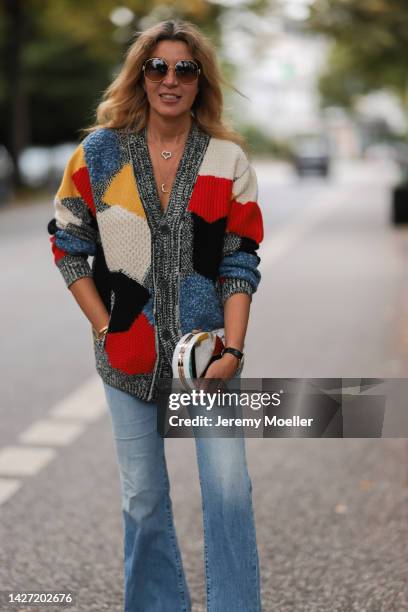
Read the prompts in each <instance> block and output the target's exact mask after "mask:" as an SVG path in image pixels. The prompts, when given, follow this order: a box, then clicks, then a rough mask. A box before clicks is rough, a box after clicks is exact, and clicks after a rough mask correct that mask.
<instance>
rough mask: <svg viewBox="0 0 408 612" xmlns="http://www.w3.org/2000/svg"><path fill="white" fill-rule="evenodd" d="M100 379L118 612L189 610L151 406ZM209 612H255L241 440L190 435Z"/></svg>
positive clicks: (255, 566)
mask: <svg viewBox="0 0 408 612" xmlns="http://www.w3.org/2000/svg"><path fill="white" fill-rule="evenodd" d="M103 384H104V389H105V395H106V399H107V404H108V410H109V414H110V416H111V421H112V430H113V435H114V440H115V448H116V454H117V460H118V467H119V474H120V482H121V491H122V515H123V526H124V601H125V603H124V612H191V597H190V593H189V588H188V585H187V581H186V577H185V574H184V569H183V564H182V558H181V553H180V548H179V544H178V541H177V536H176V531H175V526H174V523H173V511H172V502H171V498H170V484H169V478H168V472H167V466H166V458H165V452H164V438H163V437H162V436H161V435H160V433H159V432H158V429H157V405H156V404H154V403H152V402H144V401H142V400H139V399H138V398H136V397H134V396H132V395H130V394H128V393H126V392H124V391H121V390H119V389H116V388H114V387H112V386H110V385H108V384H107V383H103ZM195 446H196V454H197V462H198V470H199V477H200V487H201V500H202V510H203V525H204V560H205V577H206V593H207V610H208V612H261V600H260V574H259V559H258V550H257V543H256V533H255V523H254V515H253V507H252V483H251V479H250V476H249V474H248V469H247V463H246V452H245V438H244V437H234V438H232V437H231V438H216V437H210V436H208V437H195Z"/></svg>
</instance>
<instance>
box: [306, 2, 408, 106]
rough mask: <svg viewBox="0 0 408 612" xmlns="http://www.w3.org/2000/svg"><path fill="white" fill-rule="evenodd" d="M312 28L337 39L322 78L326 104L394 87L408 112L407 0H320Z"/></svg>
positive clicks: (314, 8) (314, 7) (313, 8)
mask: <svg viewBox="0 0 408 612" xmlns="http://www.w3.org/2000/svg"><path fill="white" fill-rule="evenodd" d="M307 27H308V29H309V30H311V31H314V32H319V33H322V34H325V35H327V36H329V37H330V38H332V39H333V41H334V46H333V48H332V51H331V54H330V57H329V63H328V66H327V69H326V71H325V72H324V74H323V75H322V78H321V81H320V87H321V92H322V95H323V99H324V101H325V102H326V103H338V104H343V105H346V106H347V105H352V103H353V100H354V98H355V96H356V95H359V94H362V93H367V92H369V91H373V90H378V89H381V88H388V89H390V90H392V91H393V92H394V93H396V94H397V95H398V97H399V98H400V100H401V102H402V104H403V106H404V108H405V109H406V111H407V112H408V71H407V65H406V58H407V55H408V3H407V2H406V0H315V2H314V4H313V5H312V6H311V14H310V18H309V20H308V24H307Z"/></svg>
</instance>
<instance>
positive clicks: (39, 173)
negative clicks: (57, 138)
mask: <svg viewBox="0 0 408 612" xmlns="http://www.w3.org/2000/svg"><path fill="white" fill-rule="evenodd" d="M76 146H77V145H76V144H75V143H63V144H59V145H55V146H52V147H43V146H42V147H40V146H30V147H27V148H26V149H24V150H23V151H22V152H21V154H20V157H19V160H18V163H19V168H20V173H21V179H22V181H23V183H24V184H25V185H27V186H28V187H33V188H38V187H49V188H50V189H54V188H55V187H56V186H57V185H58V184H59V182H60V181H61V179H62V175H63V172H64V168H65V165H66V164H67V162H68V160H69V158H70V156H71V154H72V153H73V152H74V150H75V147H76Z"/></svg>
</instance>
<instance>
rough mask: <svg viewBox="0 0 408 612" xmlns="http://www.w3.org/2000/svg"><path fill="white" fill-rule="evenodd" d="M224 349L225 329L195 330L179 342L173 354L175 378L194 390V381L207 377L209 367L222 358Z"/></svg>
mask: <svg viewBox="0 0 408 612" xmlns="http://www.w3.org/2000/svg"><path fill="white" fill-rule="evenodd" d="M223 348H224V328H223V327H220V328H218V329H213V330H212V331H203V330H202V329H193V330H192V331H191V332H190V333H188V334H185V335H184V336H182V337H181V338H180V340H179V341H178V343H177V345H176V348H175V350H174V353H173V363H172V366H173V377H174V378H179V379H180V381H181V382H182V384H183V386H185V387H187V388H189V389H192V388H193V387H194V384H193V379H195V378H200V377H202V376H204V375H205V372H206V370H207V368H208V366H209V365H210V364H211V363H212V362H213V361H215V360H216V359H219V358H220V357H221V352H222V350H223Z"/></svg>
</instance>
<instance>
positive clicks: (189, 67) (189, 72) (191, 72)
mask: <svg viewBox="0 0 408 612" xmlns="http://www.w3.org/2000/svg"><path fill="white" fill-rule="evenodd" d="M176 74H177V77H179V78H180V80H181V81H183V82H184V83H191V82H192V81H194V80H195V79H196V78H197V66H196V64H194V62H190V61H188V60H185V61H180V62H177V64H176Z"/></svg>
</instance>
